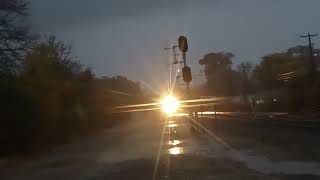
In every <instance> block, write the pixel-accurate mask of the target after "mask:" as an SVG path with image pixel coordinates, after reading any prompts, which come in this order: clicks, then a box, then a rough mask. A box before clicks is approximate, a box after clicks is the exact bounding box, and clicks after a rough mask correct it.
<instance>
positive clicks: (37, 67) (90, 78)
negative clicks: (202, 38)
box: [0, 0, 142, 153]
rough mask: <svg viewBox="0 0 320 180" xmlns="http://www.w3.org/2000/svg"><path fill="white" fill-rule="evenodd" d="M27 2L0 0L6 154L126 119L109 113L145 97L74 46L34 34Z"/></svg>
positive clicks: (0, 106) (0, 107) (0, 139)
mask: <svg viewBox="0 0 320 180" xmlns="http://www.w3.org/2000/svg"><path fill="white" fill-rule="evenodd" d="M28 5H29V4H28V3H27V2H25V1H21V0H2V1H0V87H1V88H0V99H1V101H0V115H1V116H0V122H1V125H0V149H1V150H0V151H1V152H2V153H8V152H14V151H28V150H30V151H32V150H34V149H38V148H41V147H43V146H44V147H47V146H50V145H52V144H56V143H63V142H65V141H67V140H68V139H69V138H71V137H73V136H78V135H82V134H87V133H92V132H95V131H96V130H97V129H99V128H105V127H110V126H111V125H114V124H115V123H117V122H118V121H119V120H121V119H123V118H124V117H122V116H124V115H114V114H110V109H111V108H112V107H114V106H116V105H119V104H125V103H132V102H136V101H138V100H140V99H141V96H142V93H141V90H140V86H139V83H136V82H133V81H131V80H128V79H127V78H126V77H123V76H115V77H96V76H95V74H94V73H93V72H92V70H91V69H90V68H89V67H86V66H84V65H82V64H81V63H80V62H79V61H78V60H77V58H76V57H75V55H74V54H73V51H72V47H71V46H70V45H68V44H67V43H65V42H63V41H60V40H58V39H57V38H55V37H54V36H40V35H34V33H33V32H31V30H30V28H29V25H28V24H27V23H26V22H27V20H26V19H27V18H28ZM115 92H121V93H124V94H125V93H130V94H131V95H132V96H125V95H123V94H121V93H120V94H115Z"/></svg>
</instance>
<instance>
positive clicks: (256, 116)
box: [199, 112, 320, 129]
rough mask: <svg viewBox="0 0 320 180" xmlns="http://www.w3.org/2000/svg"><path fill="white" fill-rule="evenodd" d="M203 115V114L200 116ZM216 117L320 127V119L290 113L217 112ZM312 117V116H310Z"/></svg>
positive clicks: (206, 116)
mask: <svg viewBox="0 0 320 180" xmlns="http://www.w3.org/2000/svg"><path fill="white" fill-rule="evenodd" d="M199 117H201V115H200V116H199ZM216 117H217V118H218V119H222V120H237V121H246V122H250V121H264V122H269V123H271V124H273V125H279V126H291V127H301V128H310V129H320V119H313V120H308V119H309V118H308V117H303V116H297V115H289V114H285V113H238V112H235V113H233V112H223V113H217V115H216ZM204 118H215V115H204ZM310 119H311V118H310Z"/></svg>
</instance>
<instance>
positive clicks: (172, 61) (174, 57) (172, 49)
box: [164, 45, 178, 92]
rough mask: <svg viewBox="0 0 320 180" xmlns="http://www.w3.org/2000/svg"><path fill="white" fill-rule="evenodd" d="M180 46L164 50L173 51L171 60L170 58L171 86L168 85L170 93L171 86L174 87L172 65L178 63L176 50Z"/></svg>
mask: <svg viewBox="0 0 320 180" xmlns="http://www.w3.org/2000/svg"><path fill="white" fill-rule="evenodd" d="M177 47H178V46H177V45H174V46H171V47H169V48H164V50H171V58H170V64H169V71H170V72H169V85H168V92H171V86H172V65H173V64H176V63H177V55H176V48H177Z"/></svg>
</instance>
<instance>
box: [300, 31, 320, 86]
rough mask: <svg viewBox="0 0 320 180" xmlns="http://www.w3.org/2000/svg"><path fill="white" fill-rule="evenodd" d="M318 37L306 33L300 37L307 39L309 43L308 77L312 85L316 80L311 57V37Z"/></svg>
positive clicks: (314, 65)
mask: <svg viewBox="0 0 320 180" xmlns="http://www.w3.org/2000/svg"><path fill="white" fill-rule="evenodd" d="M315 36H318V34H310V33H308V34H307V35H303V36H300V37H302V38H308V41H309V58H310V59H309V60H310V76H311V81H312V83H313V82H314V81H315V79H316V70H317V69H316V64H315V62H314V55H313V47H312V40H311V38H312V37H315Z"/></svg>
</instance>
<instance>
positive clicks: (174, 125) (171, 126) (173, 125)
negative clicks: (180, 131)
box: [168, 124, 178, 128]
mask: <svg viewBox="0 0 320 180" xmlns="http://www.w3.org/2000/svg"><path fill="white" fill-rule="evenodd" d="M177 126H178V125H177V124H169V125H168V127H170V128H174V127H177Z"/></svg>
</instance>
